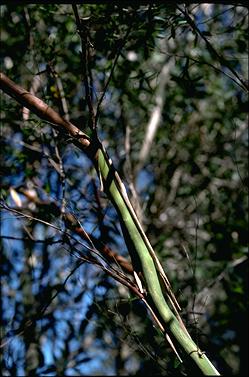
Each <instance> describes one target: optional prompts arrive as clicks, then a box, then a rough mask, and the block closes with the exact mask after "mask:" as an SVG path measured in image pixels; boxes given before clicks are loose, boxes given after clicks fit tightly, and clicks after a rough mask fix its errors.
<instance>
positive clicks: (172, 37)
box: [0, 4, 248, 376]
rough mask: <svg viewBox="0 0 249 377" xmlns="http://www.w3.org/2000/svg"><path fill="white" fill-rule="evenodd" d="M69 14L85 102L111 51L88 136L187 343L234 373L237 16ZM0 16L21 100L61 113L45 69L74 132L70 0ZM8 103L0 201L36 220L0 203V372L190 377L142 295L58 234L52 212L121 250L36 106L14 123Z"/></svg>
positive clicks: (242, 188)
mask: <svg viewBox="0 0 249 377" xmlns="http://www.w3.org/2000/svg"><path fill="white" fill-rule="evenodd" d="M78 9H79V13H80V17H81V18H83V19H84V20H83V22H85V24H86V25H87V26H86V27H87V28H88V33H89V46H88V48H89V61H88V68H89V71H90V72H89V82H90V90H91V95H92V101H93V105H94V107H95V108H96V106H97V103H98V100H99V98H100V97H101V95H102V93H103V90H104V86H105V83H106V82H107V79H108V77H109V75H110V72H111V69H112V67H113V63H114V61H115V58H116V56H117V54H118V53H120V56H119V58H118V61H117V64H116V66H115V69H114V72H113V76H112V78H111V80H110V83H109V86H108V88H107V91H106V93H105V97H104V99H103V102H102V105H101V108H100V117H99V122H98V124H99V125H98V127H99V136H100V137H101V139H102V140H103V141H104V143H105V144H106V145H107V149H108V153H109V154H110V156H111V157H112V159H113V161H114V163H115V165H116V167H118V168H119V170H120V173H121V175H122V177H123V179H124V181H125V184H127V188H128V191H129V194H130V195H131V198H132V199H133V197H132V193H133V191H132V190H130V186H129V184H130V183H131V182H132V181H133V182H132V183H133V184H134V185H135V186H136V187H137V193H138V197H139V199H140V201H141V206H142V209H143V214H144V216H143V224H144V228H145V229H146V233H147V235H148V237H149V239H150V241H151V243H152V245H153V246H154V247H155V250H156V252H157V253H158V256H159V258H160V260H161V261H162V263H163V265H164V266H165V270H166V272H167V274H168V276H169V278H170V281H171V283H172V286H173V288H174V292H175V293H176V296H177V297H178V298H179V302H180V304H181V306H182V308H183V311H182V313H183V314H182V316H183V318H184V320H185V322H186V324H187V327H188V329H189V331H190V333H191V335H192V336H193V338H194V340H195V341H196V342H197V343H198V344H199V345H200V347H201V348H203V349H204V350H206V351H207V353H208V356H209V357H210V359H211V360H212V361H213V362H214V363H215V365H217V367H218V369H220V372H221V373H223V374H224V375H237V376H239V375H242V374H243V375H245V372H246V370H247V349H248V344H247V329H246V323H247V322H248V319H247V318H248V312H247V309H248V306H247V298H248V287H247V284H246V281H247V273H248V266H247V245H248V192H247V184H248V160H247V157H248V151H247V148H248V134H247V111H248V96H247V92H246V90H245V86H243V83H242V81H243V80H246V79H247V78H246V74H247V70H248V62H247V55H248V51H247V50H248V42H247V27H248V19H247V12H248V10H247V9H246V8H245V7H237V6H229V5H211V4H209V5H208V4H201V5H197V4H192V5H191V6H189V7H187V10H188V11H189V12H190V16H191V18H192V20H193V21H194V22H195V25H196V26H197V27H198V29H199V30H200V32H201V33H202V35H200V34H199V33H198V31H197V30H196V29H195V28H193V25H191V24H190V23H189V20H188V18H187V15H186V14H185V13H184V12H183V11H185V8H184V6H183V5H179V6H176V5H173V4H171V5H167V6H166V5H164V4H157V5H153V4H151V5H131V4H124V5H121V4H120V5H119V4H87V5H81V6H78ZM181 10H182V11H181ZM1 15H2V17H1V27H2V34H1V55H0V59H1V70H3V71H4V72H5V73H6V74H7V75H8V76H9V77H10V78H11V79H13V80H14V81H16V82H17V83H19V84H20V85H21V86H23V87H25V88H27V89H28V90H30V88H31V87H32V85H33V84H34V79H35V77H36V78H38V80H39V86H38V87H37V90H36V93H35V94H36V95H37V96H38V97H40V98H42V99H43V100H44V101H46V102H47V103H48V104H49V105H50V106H52V107H53V108H54V109H55V110H56V111H59V112H61V113H62V108H61V101H60V97H59V94H60V93H58V87H57V81H56V77H59V79H60V80H61V82H62V85H63V90H64V92H65V98H66V101H67V105H68V109H69V116H70V119H71V121H72V122H73V123H75V124H76V125H77V126H78V127H79V128H81V129H83V130H84V131H85V132H86V133H89V128H88V126H87V125H88V107H87V101H86V98H85V88H84V85H83V78H84V77H83V72H84V70H83V66H82V59H81V54H80V51H81V44H80V39H79V35H78V33H77V27H76V23H75V18H74V13H73V10H72V7H71V5H68V4H27V5H2V6H1ZM128 32H129V33H128ZM125 36H126V39H125ZM205 38H206V39H207V40H208V42H209V43H210V45H211V47H210V46H209V44H207V43H206V41H205ZM172 61H173V64H172V66H171V67H170V69H169V72H168V74H167V75H168V76H167V80H166V84H165V87H164V88H163V91H162V93H163V94H162V95H161V99H162V101H163V106H162V108H161V114H160V125H159V127H158V129H157V132H156V134H155V137H154V140H153V144H152V146H151V148H150V151H149V155H148V156H147V159H146V160H145V161H144V162H143V164H142V167H141V169H138V163H139V153H140V150H141V148H142V145H143V142H144V140H145V134H146V128H147V124H148V122H149V120H150V117H151V114H152V113H153V111H154V110H155V106H156V105H157V104H158V103H157V100H158V98H157V95H158V88H159V87H160V83H161V82H162V75H161V72H162V70H163V67H164V66H165V65H170V62H172ZM49 67H50V69H49ZM232 70H234V71H235V73H237V74H238V76H239V77H240V78H241V81H240V80H238V78H236V75H234V74H233V72H232ZM53 72H55V74H53ZM22 111H23V109H22V108H21V107H20V105H18V104H17V103H15V101H14V100H11V99H10V98H9V97H8V96H6V95H5V94H3V93H1V136H2V140H1V171H2V173H3V177H2V180H1V201H2V203H4V205H6V204H7V205H9V206H10V207H13V208H15V209H17V210H19V211H21V212H23V213H25V214H29V215H30V216H33V217H34V218H35V219H33V220H32V219H28V218H23V217H20V216H14V215H13V213H11V212H9V211H8V210H6V209H5V210H3V211H2V213H1V225H2V227H1V236H2V240H1V242H2V244H1V246H2V250H1V251H2V253H1V255H2V258H1V283H2V297H1V300H2V301H1V305H2V310H1V316H2V322H1V323H2V325H1V326H3V328H2V329H1V333H2V335H3V339H2V341H3V342H5V341H7V342H8V343H7V344H6V345H5V346H4V347H3V357H2V359H1V367H2V371H3V374H4V375H5V376H12V375H19V376H21V375H43V376H53V375H96V374H105V375H111V374H117V375H119V374H120V375H135V374H137V375H183V374H184V373H185V372H187V373H188V374H189V375H191V372H189V371H188V370H187V369H186V368H185V367H183V366H181V365H179V362H178V359H177V358H176V356H175V354H174V353H173V351H172V350H171V348H170V347H169V346H168V344H167V343H166V342H165V339H164V337H163V336H162V335H161V333H160V332H159V331H158V330H157V328H156V327H154V326H153V322H152V320H151V317H150V316H149V314H148V313H147V311H146V308H145V306H144V304H143V303H142V302H141V301H140V300H138V299H137V298H136V297H133V295H132V294H131V293H129V292H128V291H127V289H125V288H124V287H123V286H121V285H120V284H119V283H116V282H115V281H114V280H113V279H111V278H110V277H109V276H107V275H106V274H105V273H104V272H103V271H101V269H99V268H98V267H97V266H94V265H93V264H92V263H89V261H88V262H86V261H85V260H83V259H82V258H88V257H90V256H92V255H93V253H92V252H91V251H90V250H89V247H91V245H90V244H89V243H88V248H86V246H85V245H86V244H87V241H85V240H84V241H83V240H82V239H80V236H79V234H78V235H77V234H76V232H74V231H73V230H72V229H71V230H70V235H66V234H65V233H63V231H64V230H65V229H66V222H65V219H64V218H63V215H62V213H61V210H62V209H63V206H65V211H66V212H67V213H69V212H70V213H71V214H73V215H74V217H75V221H76V220H77V221H78V223H77V221H76V225H77V226H79V227H80V226H82V227H84V229H85V230H86V231H88V232H89V233H90V234H92V235H93V236H94V237H96V238H98V239H99V241H100V242H101V243H102V244H107V245H108V246H109V247H111V248H112V249H113V250H114V251H116V252H117V253H118V254H120V255H123V256H125V257H126V258H127V259H129V256H128V253H127V250H126V247H125V243H124V241H123V239H122V235H121V229H120V225H119V223H118V219H117V214H116V212H115V210H114V209H113V207H112V206H111V204H110V203H109V202H108V200H107V199H106V197H105V196H104V195H103V193H102V192H101V191H100V184H99V180H98V177H97V175H96V174H95V172H94V169H93V167H92V166H91V164H90V162H89V161H88V160H87V158H86V157H85V156H84V155H83V154H82V153H81V152H80V151H78V150H76V148H74V147H73V146H72V145H71V144H70V140H65V139H64V138H62V137H61V136H60V135H58V134H57V133H56V132H54V131H53V130H52V129H51V127H50V125H49V124H46V123H45V122H42V121H41V120H39V119H38V118H37V117H36V116H35V115H33V114H29V118H28V119H27V120H24V119H23V115H22ZM128 136H129V137H130V140H129V143H130V145H129V147H130V154H128V149H127V140H128ZM125 141H126V144H125ZM125 145H126V146H125ZM61 169H62V170H63V172H62V170H61ZM11 189H14V190H15V192H16V193H17V195H18V196H19V199H20V200H21V202H22V206H21V207H18V204H17V203H18V200H17V199H15V197H14V196H13V195H15V194H13V191H12V195H11ZM25 190H26V191H29V193H30V195H31V196H32V195H35V198H36V199H38V200H34V199H32V200H31V199H30V198H28V197H27V196H25V193H24V191H25ZM137 202H138V200H137V199H136V198H135V199H134V201H133V203H135V204H137ZM36 219H40V220H42V221H45V222H47V224H46V223H41V222H38V221H37V220H36ZM48 223H49V224H52V225H53V226H54V227H57V229H55V228H52V227H51V226H49V224H48ZM58 229H59V230H58ZM71 236H72V237H71ZM103 263H106V262H103ZM105 265H106V264H105ZM113 266H114V267H116V263H114V264H113ZM73 270H74V271H73ZM72 271H73V273H72Z"/></svg>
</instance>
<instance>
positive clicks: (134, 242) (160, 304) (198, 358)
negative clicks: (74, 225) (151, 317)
mask: <svg viewBox="0 0 249 377" xmlns="http://www.w3.org/2000/svg"><path fill="white" fill-rule="evenodd" d="M96 168H97V170H98V171H99V173H100V179H101V180H102V183H103V186H104V191H105V192H106V194H107V195H108V197H109V198H110V199H111V201H112V203H113V204H114V206H115V208H116V209H117V212H118V214H119V216H120V219H121V221H122V223H123V226H124V227H125V231H127V232H128V234H129V239H130V240H129V242H128V244H127V246H128V249H129V250H130V249H131V248H132V252H133V253H135V254H136V256H137V257H138V259H139V261H140V263H141V266H142V271H143V275H144V278H145V281H146V285H147V290H148V294H149V296H150V298H151V299H152V301H153V303H154V305H155V308H156V309H157V311H158V312H159V314H160V316H161V318H162V319H163V322H164V325H165V329H166V330H167V331H168V332H169V333H170V335H171V336H172V338H173V339H174V340H175V341H176V342H177V344H178V345H180V347H181V348H182V350H183V351H185V353H186V354H187V355H188V356H189V357H190V358H191V359H192V360H193V362H194V363H195V364H196V365H197V367H198V368H199V370H200V371H201V372H202V373H203V374H204V375H211V376H212V375H220V374H219V372H218V371H217V370H216V368H215V367H214V366H213V364H212V363H211V362H210V361H209V359H208V358H207V356H206V355H205V354H204V353H202V352H201V351H200V349H199V348H198V347H197V345H196V344H195V342H194V341H193V340H192V339H191V337H190V335H189V334H188V333H187V332H186V330H185V329H184V328H183V327H182V325H181V324H180V322H179V321H178V319H177V318H176V316H175V315H174V314H173V312H172V311H171V309H170V307H169V306H168V304H167V302H166V300H165V298H164V295H163V292H162V289H161V285H160V281H159V277H158V273H157V270H156V267H155V263H154V260H153V258H152V256H151V253H150V251H149V249H148V246H147V245H146V242H145V241H144V237H143V236H142V234H141V231H140V229H139V228H138V226H137V224H136V222H135V221H134V218H133V216H132V214H131V211H130V209H129V208H130V205H129V204H128V203H127V200H128V198H127V196H126V194H125V193H124V189H123V187H121V186H120V183H119V181H118V180H117V172H115V170H114V168H113V165H111V163H110V161H109V160H108V157H107V155H106V153H105V152H104V150H103V149H102V148H100V149H99V150H98V155H97V166H96ZM126 242H127V241H126Z"/></svg>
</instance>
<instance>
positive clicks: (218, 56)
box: [176, 5, 249, 92]
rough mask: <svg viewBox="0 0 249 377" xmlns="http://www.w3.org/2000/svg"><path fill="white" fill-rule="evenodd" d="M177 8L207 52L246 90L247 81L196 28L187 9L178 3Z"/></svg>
mask: <svg viewBox="0 0 249 377" xmlns="http://www.w3.org/2000/svg"><path fill="white" fill-rule="evenodd" d="M176 7H177V9H178V10H179V11H180V12H181V13H182V14H183V15H184V16H185V18H186V20H187V21H188V23H189V25H190V26H191V27H192V30H193V31H195V32H196V33H197V34H198V35H199V36H200V37H201V38H202V39H203V40H204V42H205V43H206V45H207V48H208V50H209V52H210V53H211V55H213V56H215V57H216V58H217V60H218V61H219V63H220V64H221V66H222V65H223V66H225V67H227V68H228V69H229V71H230V72H232V74H233V75H234V76H235V77H236V78H237V80H238V81H239V82H240V83H241V85H242V87H243V89H244V90H246V91H247V92H248V89H249V87H248V83H246V81H245V80H244V79H243V78H242V77H240V76H239V75H238V73H237V72H236V71H235V70H234V69H233V68H232V67H231V66H230V64H229V63H228V62H227V61H226V59H225V58H224V57H223V56H221V55H220V54H219V53H218V52H217V51H216V50H215V48H214V47H213V46H212V44H211V43H210V42H209V41H208V39H207V38H206V36H205V35H204V34H203V33H202V32H201V31H200V29H199V28H198V26H197V25H196V24H195V22H194V20H193V19H192V18H191V16H190V15H189V14H188V11H187V10H183V9H181V7H179V6H178V5H177V6H176Z"/></svg>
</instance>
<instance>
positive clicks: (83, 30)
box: [72, 4, 96, 130]
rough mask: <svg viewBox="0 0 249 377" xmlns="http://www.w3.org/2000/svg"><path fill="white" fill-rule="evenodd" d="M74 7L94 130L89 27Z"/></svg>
mask: <svg viewBox="0 0 249 377" xmlns="http://www.w3.org/2000/svg"><path fill="white" fill-rule="evenodd" d="M72 7H73V12H74V16H75V22H76V25H77V29H78V34H79V36H80V41H81V61H82V69H83V83H84V87H85V92H86V101H87V106H88V109H89V115H90V117H89V122H88V123H89V126H90V129H92V130H94V129H95V126H96V122H95V114H94V110H93V104H92V97H91V92H90V88H89V82H88V76H90V75H89V54H88V53H87V51H88V48H89V38H88V30H87V26H85V25H84V24H83V22H82V21H81V20H80V17H79V13H78V8H77V5H76V4H72Z"/></svg>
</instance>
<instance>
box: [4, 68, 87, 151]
mask: <svg viewBox="0 0 249 377" xmlns="http://www.w3.org/2000/svg"><path fill="white" fill-rule="evenodd" d="M0 89H2V90H3V91H4V92H5V93H7V94H8V95H9V96H11V97H12V98H14V99H15V100H16V101H17V102H18V103H20V104H21V105H23V106H24V107H27V108H28V109H29V110H31V111H32V112H33V113H34V114H36V115H37V116H38V117H39V118H41V119H44V120H45V121H47V122H49V123H51V126H52V127H53V128H55V129H56V130H57V131H58V130H59V131H61V132H66V133H67V134H68V135H69V136H70V137H72V138H73V140H72V141H73V143H74V144H76V145H77V146H78V147H80V148H81V149H83V150H85V151H86V149H87V147H89V145H90V138H89V137H88V136H87V135H86V134H84V133H83V132H82V131H80V130H79V129H78V128H77V127H76V126H74V125H73V124H72V123H71V122H68V121H67V120H66V119H64V118H62V117H61V116H60V115H59V114H58V113H57V112H56V111H54V110H53V109H52V108H51V107H49V106H48V105H47V104H46V103H45V102H43V101H42V100H41V99H40V98H38V97H36V96H34V95H33V94H31V93H30V92H28V91H27V90H25V89H23V88H22V87H21V86H19V85H17V84H15V83H14V82H13V81H12V80H10V79H9V78H8V77H7V76H6V75H5V74H4V73H2V72H0Z"/></svg>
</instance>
